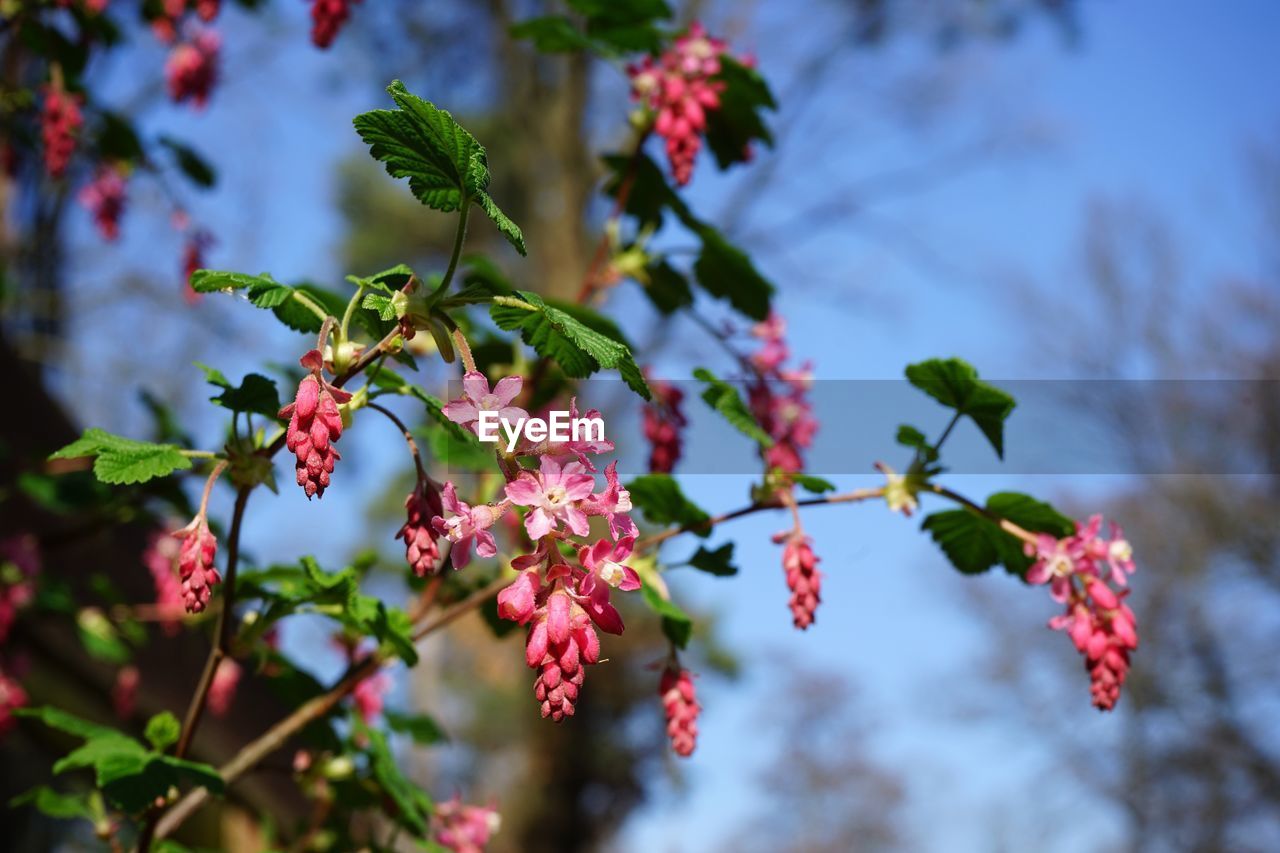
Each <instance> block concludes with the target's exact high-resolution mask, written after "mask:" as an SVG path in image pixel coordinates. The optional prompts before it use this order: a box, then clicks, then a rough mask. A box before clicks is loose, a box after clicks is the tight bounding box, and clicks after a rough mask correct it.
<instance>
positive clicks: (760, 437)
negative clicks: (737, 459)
mask: <svg viewBox="0 0 1280 853" xmlns="http://www.w3.org/2000/svg"><path fill="white" fill-rule="evenodd" d="M693 376H694V378H695V379H700V380H701V381H703V382H705V383H707V388H706V390H704V391H703V392H702V399H703V401H704V402H706V404H707V405H708V406H710V407H711V408H713V409H715V410H716V411H717V412H719V413H720V415H721V416H722V417H723V418H724V419H725V420H727V421H728V422H729V423H730V424H732V425H733V426H734V427H735V428H737V429H738V431H739V432H741V433H742V434H743V435H745V436H747V437H748V438H750V439H751V440H753V441H755V442H756V443H758V444H759V445H760V446H761V447H766V448H768V447H773V439H772V438H770V437H769V434H768V433H767V432H765V431H764V430H763V429H761V428H760V424H758V423H756V419H755V417H754V416H753V415H752V414H751V410H750V409H748V408H747V404H746V403H744V402H743V401H742V397H741V395H739V394H738V389H737V388H734V387H733V386H732V385H730V384H729V383H728V382H725V381H724V380H723V379H719V378H717V377H716V376H715V374H713V373H712V372H711V371H709V370H707V369H706V368H703V367H699V368H698V369H696V370H694V371H693Z"/></svg>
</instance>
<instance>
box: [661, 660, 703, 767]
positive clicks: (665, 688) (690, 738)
mask: <svg viewBox="0 0 1280 853" xmlns="http://www.w3.org/2000/svg"><path fill="white" fill-rule="evenodd" d="M658 695H659V696H661V697H662V709H663V712H664V713H665V714H666V717H667V737H669V738H670V739H671V748H672V749H673V750H675V753H676V755H680V756H683V757H685V758H688V757H689V756H690V755H693V750H694V747H695V746H696V745H697V740H698V714H699V713H700V712H701V711H702V706H701V705H699V704H698V700H697V696H696V694H695V693H694V689H693V678H692V677H691V676H690V674H689V670H687V669H681V668H680V666H679V665H677V664H671V665H668V666H667V668H666V669H664V670H663V671H662V680H661V681H659V682H658Z"/></svg>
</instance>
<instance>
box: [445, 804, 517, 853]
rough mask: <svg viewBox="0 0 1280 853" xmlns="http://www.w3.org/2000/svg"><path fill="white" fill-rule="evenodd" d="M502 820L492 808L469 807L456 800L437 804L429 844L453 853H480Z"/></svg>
mask: <svg viewBox="0 0 1280 853" xmlns="http://www.w3.org/2000/svg"><path fill="white" fill-rule="evenodd" d="M501 823H502V820H501V817H500V816H499V815H498V812H497V810H496V809H494V808H493V807H491V806H469V805H467V804H465V803H463V802H462V800H461V799H460V798H458V797H454V798H453V799H452V800H447V801H445V802H443V803H436V807H435V811H434V812H433V813H432V815H431V840H432V841H434V842H435V843H436V844H438V845H440V846H441V847H443V848H445V849H446V850H449V851H452V853H483V851H484V848H485V846H486V845H488V843H489V839H490V838H492V837H493V834H494V833H495V832H497V831H498V827H499V826H500V825H501Z"/></svg>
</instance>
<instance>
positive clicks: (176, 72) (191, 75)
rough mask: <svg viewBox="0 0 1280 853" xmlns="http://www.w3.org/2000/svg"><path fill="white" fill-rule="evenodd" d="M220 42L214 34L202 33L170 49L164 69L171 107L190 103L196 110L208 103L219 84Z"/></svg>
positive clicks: (209, 32) (205, 31) (212, 32)
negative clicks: (216, 85)
mask: <svg viewBox="0 0 1280 853" xmlns="http://www.w3.org/2000/svg"><path fill="white" fill-rule="evenodd" d="M221 47H222V39H221V38H220V37H219V36H218V34H217V33H216V32H214V31H213V30H201V31H200V32H198V33H196V34H195V35H194V36H192V38H191V40H190V41H185V42H183V43H181V44H179V45H177V46H176V47H174V48H173V50H172V51H170V53H169V59H168V60H167V61H166V62H165V65H164V75H165V82H166V84H167V86H168V88H169V97H170V98H172V99H173V101H174V103H178V104H180V103H182V102H183V101H187V100H190V101H191V102H192V103H193V104H194V105H195V106H196V108H197V109H201V108H203V107H204V105H205V104H206V103H208V101H209V95H210V93H211V92H212V91H213V87H214V84H216V83H217V82H218V52H219V50H220V49H221Z"/></svg>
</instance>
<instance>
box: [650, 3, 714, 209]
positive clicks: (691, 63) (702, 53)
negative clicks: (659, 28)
mask: <svg viewBox="0 0 1280 853" xmlns="http://www.w3.org/2000/svg"><path fill="white" fill-rule="evenodd" d="M727 49H728V46H727V45H726V44H725V43H724V42H723V41H721V40H720V39H715V38H711V37H710V36H708V35H707V32H706V30H705V29H703V27H702V25H701V24H699V23H696V22H695V23H694V24H693V25H692V26H690V27H689V31H688V32H687V33H685V34H684V35H682V36H680V37H679V38H677V39H676V40H675V41H674V42H673V43H672V45H671V47H670V48H668V49H667V51H666V52H665V53H663V54H662V55H661V56H659V57H657V58H656V59H655V58H654V57H652V56H646V57H645V58H644V59H643V60H642V61H641V62H639V63H636V64H633V65H631V66H629V67H628V68H627V74H628V75H629V76H630V77H631V95H632V97H633V98H635V99H636V100H638V101H640V102H642V103H643V104H644V105H645V106H646V107H648V108H649V109H650V110H652V111H653V112H654V113H655V115H656V117H655V119H654V124H653V129H654V131H656V132H657V133H658V135H659V136H661V137H663V138H664V139H665V140H666V147H667V160H668V161H669V162H670V163H671V173H672V177H673V178H674V179H675V182H676V184H677V185H679V186H684V185H685V184H687V183H689V180H690V179H691V178H692V177H693V164H694V160H695V159H696V158H697V156H698V151H699V150H701V148H702V135H703V134H704V133H705V132H706V130H707V113H708V112H711V111H714V110H717V109H719V108H720V92H721V91H723V90H724V83H723V82H721V81H720V80H717V79H716V76H717V75H718V74H719V73H720V56H721V54H723V53H724V52H725V51H726V50H727Z"/></svg>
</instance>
